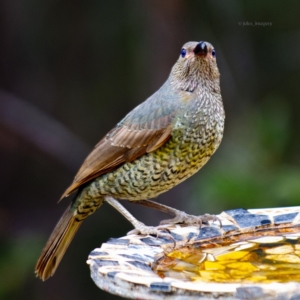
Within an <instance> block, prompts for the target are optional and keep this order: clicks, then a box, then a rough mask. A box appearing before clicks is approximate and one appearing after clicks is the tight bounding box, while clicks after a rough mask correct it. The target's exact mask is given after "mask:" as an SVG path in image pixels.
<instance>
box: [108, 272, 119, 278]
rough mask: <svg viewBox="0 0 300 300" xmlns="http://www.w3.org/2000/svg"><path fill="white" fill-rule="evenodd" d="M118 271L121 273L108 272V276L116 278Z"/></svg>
mask: <svg viewBox="0 0 300 300" xmlns="http://www.w3.org/2000/svg"><path fill="white" fill-rule="evenodd" d="M118 273H119V272H108V273H107V274H106V276H107V277H108V278H111V279H114V278H115V276H116V275H117V274H118Z"/></svg>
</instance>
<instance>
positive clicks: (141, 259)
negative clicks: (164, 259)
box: [119, 254, 152, 262]
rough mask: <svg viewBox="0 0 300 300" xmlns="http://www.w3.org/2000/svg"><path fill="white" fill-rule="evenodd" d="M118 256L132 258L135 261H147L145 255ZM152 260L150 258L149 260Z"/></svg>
mask: <svg viewBox="0 0 300 300" xmlns="http://www.w3.org/2000/svg"><path fill="white" fill-rule="evenodd" d="M119 255H120V256H123V257H126V258H129V259H133V260H135V261H138V260H139V261H143V262H148V261H149V259H147V258H146V257H145V256H142V255H139V254H119ZM151 261H152V260H151Z"/></svg>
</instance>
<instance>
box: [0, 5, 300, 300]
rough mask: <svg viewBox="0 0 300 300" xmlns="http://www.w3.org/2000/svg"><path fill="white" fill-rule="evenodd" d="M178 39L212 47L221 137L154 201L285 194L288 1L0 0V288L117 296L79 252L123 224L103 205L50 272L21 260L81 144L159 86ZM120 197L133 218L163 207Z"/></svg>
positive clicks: (89, 143)
mask: <svg viewBox="0 0 300 300" xmlns="http://www.w3.org/2000/svg"><path fill="white" fill-rule="evenodd" d="M255 21H256V22H271V23H272V25H271V26H270V24H269V25H266V26H262V25H255ZM244 22H252V24H253V26H250V25H245V23H244ZM191 40H196V41H200V40H204V41H209V42H211V43H212V44H213V45H214V46H215V49H216V52H217V61H218V65H219V69H220V72H221V88H222V95H223V100H224V105H225V109H226V126H225V134H224V139H223V142H222V144H221V146H220V148H219V150H218V151H217V153H216V154H215V155H214V156H213V158H212V159H211V161H210V162H209V163H208V165H207V166H205V167H204V168H203V169H202V170H201V171H200V172H199V173H198V174H197V175H195V176H193V177H192V178H191V179H189V180H187V181H186V182H184V183H183V184H181V185H180V186H178V187H176V188H174V189H173V190H172V191H170V192H168V193H166V194H164V195H162V196H160V197H159V199H158V200H159V201H160V202H162V203H164V204H167V205H171V206H174V207H177V208H179V209H183V210H185V211H187V212H193V213H199V214H202V213H219V212H221V211H222V210H224V209H231V208H237V207H244V208H258V207H276V206H291V205H299V198H300V155H299V152H300V139H299V128H300V101H299V95H300V2H299V1H289V2H288V5H287V4H286V3H285V2H283V1H238V0H236V1H231V0H228V1H217V0H210V1H197V0H193V1H192V0H190V1H188V0H172V1H167V0H151V1H150V0H145V1H139V0H111V1H103V0H88V1H77V0H72V1H71V0H60V1H58V0H43V1H39V0H26V1H20V0H15V1H11V0H2V1H1V2H0V45H1V46H0V166H1V167H0V174H1V185H0V186H1V200H0V239H1V242H0V243H1V247H0V278H1V280H0V299H10V300H13V299H44V300H47V299H55V300H56V299H58V300H59V299H74V300H75V299H103V300H104V299H117V298H118V297H114V296H111V295H109V294H107V293H105V292H102V291H101V290H99V289H98V288H97V287H96V286H95V285H94V283H93V282H92V280H91V279H90V275H89V268H88V266H87V265H86V259H87V256H88V254H89V252H90V251H92V250H93V249H94V248H96V247H98V246H100V245H101V243H103V242H105V241H106V240H107V239H109V238H110V237H119V236H122V235H125V234H126V232H127V231H129V230H130V229H131V225H130V224H129V223H128V222H127V221H126V220H124V218H123V217H122V216H121V215H119V214H118V213H117V212H115V211H114V210H113V209H112V208H110V207H108V206H107V205H103V206H102V207H101V209H100V210H99V211H98V212H97V213H96V214H95V215H93V216H92V217H90V218H89V219H88V220H86V221H85V222H84V224H83V226H82V227H81V228H80V230H79V232H78V234H77V235H76V237H75V239H74V241H73V243H72V244H71V246H70V248H69V250H68V251H67V253H66V256H65V257H64V259H63V261H62V263H61V265H60V267H59V268H58V270H57V272H56V274H55V276H54V277H53V278H51V279H49V280H48V281H46V282H45V283H43V282H41V281H40V280H38V279H36V278H35V276H34V266H35V262H36V260H37V258H38V256H39V254H40V251H41V250H42V247H43V246H44V244H45V242H46V239H47V238H48V236H49V235H50V232H51V230H52V229H53V227H54V225H55V223H56V222H57V221H58V219H59V217H60V216H61V215H62V213H63V211H64V210H65V208H66V206H67V204H68V202H69V201H70V200H69V199H66V200H64V201H62V202H61V203H60V204H59V205H57V200H58V199H59V198H60V196H61V194H62V193H63V191H64V190H65V189H66V187H67V186H68V185H69V184H70V183H71V181H72V178H73V177H74V175H75V173H76V171H77V169H78V168H79V166H80V164H81V162H82V161H83V159H84V158H85V156H86V155H87V154H88V153H89V151H90V150H91V149H92V147H93V146H94V145H95V144H96V143H97V142H98V141H99V140H100V138H102V136H103V135H105V134H106V133H107V132H108V131H109V130H110V129H111V128H112V127H113V126H114V125H115V124H116V123H117V122H118V121H119V120H120V119H121V118H122V117H123V116H124V115H125V114H126V113H127V112H129V111H130V110H131V109H132V108H133V107H135V106H136V105H137V104H138V103H140V102H141V101H143V100H145V99H146V98H147V97H148V96H150V95H151V94H152V93H153V92H154V91H156V90H157V89H158V88H159V87H160V86H161V85H162V83H163V82H164V81H165V80H166V78H167V76H168V74H169V72H170V69H171V67H172V65H173V64H174V62H175V60H176V59H177V57H178V56H179V51H180V49H181V46H182V45H183V44H184V43H185V42H187V41H191ZM127 207H128V208H129V209H130V211H131V212H132V213H133V214H134V215H135V216H137V217H138V218H139V219H140V220H142V221H144V222H145V223H147V224H152V225H155V224H157V223H158V222H159V220H161V219H163V218H164V217H166V216H164V215H162V214H159V213H156V212H155V211H152V210H149V209H146V208H142V207H136V206H135V205H127ZM118 299H119V298H118Z"/></svg>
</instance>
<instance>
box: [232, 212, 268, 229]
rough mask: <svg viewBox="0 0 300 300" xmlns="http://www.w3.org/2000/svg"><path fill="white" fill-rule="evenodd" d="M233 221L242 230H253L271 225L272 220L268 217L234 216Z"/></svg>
mask: <svg viewBox="0 0 300 300" xmlns="http://www.w3.org/2000/svg"><path fill="white" fill-rule="evenodd" d="M233 219H234V220H235V222H236V223H237V224H238V226H239V227H240V228H253V227H258V226H262V225H267V224H271V220H270V219H269V217H268V216H267V215H255V214H240V215H234V216H233Z"/></svg>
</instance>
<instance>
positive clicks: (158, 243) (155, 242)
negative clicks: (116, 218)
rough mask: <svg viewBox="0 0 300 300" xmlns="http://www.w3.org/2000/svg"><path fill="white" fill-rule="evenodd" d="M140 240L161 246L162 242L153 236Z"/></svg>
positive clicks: (150, 244) (149, 244)
mask: <svg viewBox="0 0 300 300" xmlns="http://www.w3.org/2000/svg"><path fill="white" fill-rule="evenodd" d="M140 240H141V241H142V242H143V243H145V244H147V245H148V246H159V245H161V244H162V242H161V241H160V240H158V239H155V238H151V237H146V238H142V239H140Z"/></svg>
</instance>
